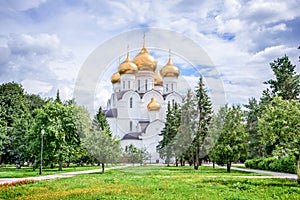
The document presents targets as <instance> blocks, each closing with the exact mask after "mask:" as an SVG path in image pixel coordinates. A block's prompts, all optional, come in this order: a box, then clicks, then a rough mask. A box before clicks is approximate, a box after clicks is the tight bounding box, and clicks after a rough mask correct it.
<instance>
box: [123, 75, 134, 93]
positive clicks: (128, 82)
mask: <svg viewBox="0 0 300 200" xmlns="http://www.w3.org/2000/svg"><path fill="white" fill-rule="evenodd" d="M120 84H121V86H120V90H121V91H124V90H134V89H135V75H134V74H121V78H120Z"/></svg>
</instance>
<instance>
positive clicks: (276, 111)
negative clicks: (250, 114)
mask: <svg viewBox="0 0 300 200" xmlns="http://www.w3.org/2000/svg"><path fill="white" fill-rule="evenodd" d="M299 119H300V103H299V101H296V100H284V99H283V98H282V97H274V98H273V101H272V102H271V104H269V105H268V106H267V107H266V109H265V112H264V113H263V114H262V116H261V118H260V119H259V121H258V129H259V133H260V134H261V135H262V136H263V138H262V140H263V142H264V143H271V144H276V148H275V149H274V150H273V154H274V155H278V156H287V155H291V156H294V158H295V165H296V170H297V174H298V183H299V184H300V169H299V159H300V132H299V127H300V121H299Z"/></svg>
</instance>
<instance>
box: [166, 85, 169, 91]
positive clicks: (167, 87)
mask: <svg viewBox="0 0 300 200" xmlns="http://www.w3.org/2000/svg"><path fill="white" fill-rule="evenodd" d="M168 87H169V85H168V84H167V87H166V92H168V90H169V88H168Z"/></svg>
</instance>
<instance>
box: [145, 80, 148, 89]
mask: <svg viewBox="0 0 300 200" xmlns="http://www.w3.org/2000/svg"><path fill="white" fill-rule="evenodd" d="M145 90H146V91H147V90H148V80H147V79H146V81H145Z"/></svg>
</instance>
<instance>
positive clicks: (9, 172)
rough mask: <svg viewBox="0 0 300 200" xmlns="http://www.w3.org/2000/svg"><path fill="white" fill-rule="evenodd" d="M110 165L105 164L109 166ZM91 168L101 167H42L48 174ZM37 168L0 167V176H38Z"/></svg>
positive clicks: (99, 167) (44, 172)
mask: <svg viewBox="0 0 300 200" xmlns="http://www.w3.org/2000/svg"><path fill="white" fill-rule="evenodd" d="M110 166H111V165H109V166H107V167H106V168H109V167H110ZM92 169H101V166H84V167H76V166H71V167H65V168H63V170H62V171H58V168H57V167H55V168H54V169H50V168H43V175H50V174H60V173H65V172H75V171H84V170H92ZM39 172H40V171H39V168H37V169H36V170H35V171H33V169H32V167H22V168H21V169H16V167H1V168H0V178H24V177H32V176H39V175H40V174H39Z"/></svg>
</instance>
